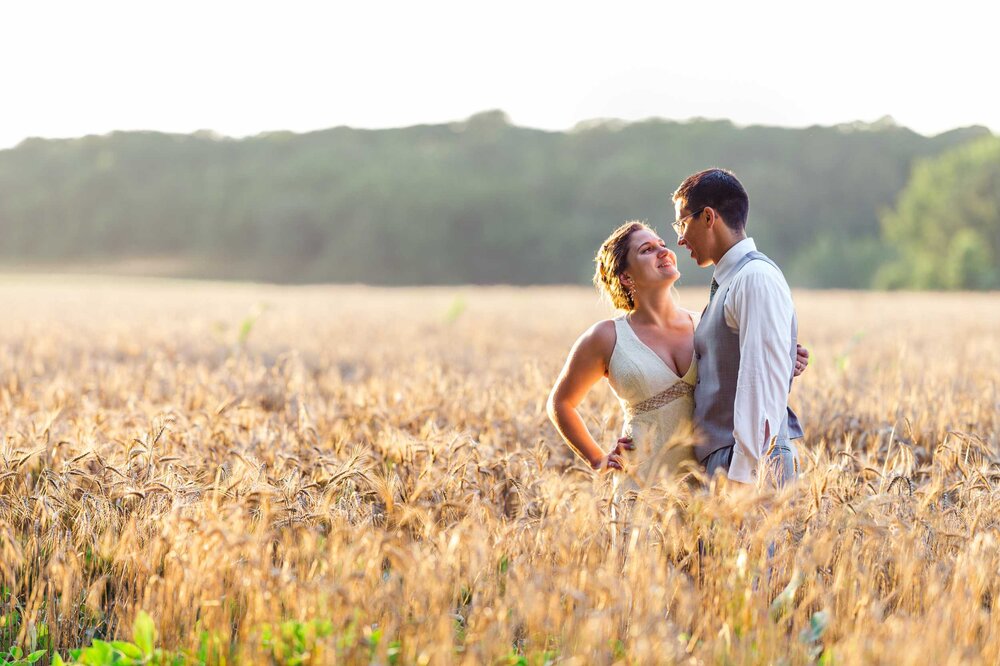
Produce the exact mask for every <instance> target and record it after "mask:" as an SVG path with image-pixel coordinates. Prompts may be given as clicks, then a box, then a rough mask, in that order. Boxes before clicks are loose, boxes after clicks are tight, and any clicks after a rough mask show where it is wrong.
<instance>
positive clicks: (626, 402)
mask: <svg viewBox="0 0 1000 666" xmlns="http://www.w3.org/2000/svg"><path fill="white" fill-rule="evenodd" d="M614 322H615V333H616V336H617V340H616V341H615V348H614V351H613V352H612V354H611V361H610V363H609V364H608V383H609V384H610V385H611V388H612V390H613V391H614V393H615V395H616V396H618V400H619V401H620V402H621V406H622V410H623V412H624V414H625V425H624V427H623V428H622V436H623V437H631V438H632V442H633V443H634V445H635V450H633V451H627V452H626V453H625V456H624V457H625V460H626V470H625V472H618V471H615V472H613V473H612V474H611V476H612V489H613V504H612V508H613V509H614V507H615V505H618V504H620V502H621V500H622V499H623V498H627V497H628V496H629V495H633V496H634V493H635V492H636V491H638V490H640V489H641V488H644V487H648V486H650V485H652V484H654V483H656V481H658V480H664V479H666V478H669V477H670V476H674V475H677V474H679V473H682V472H684V471H686V470H687V469H690V468H691V466H692V465H693V463H695V462H696V461H695V457H694V446H693V441H692V438H691V437H680V438H677V439H674V438H673V436H674V435H675V434H685V433H689V432H690V424H691V415H692V413H693V412H694V386H695V382H696V381H697V374H698V370H697V367H696V363H695V359H694V358H693V357H692V359H691V367H689V368H688V370H687V372H686V373H685V374H684V376H683V377H678V376H677V374H676V373H675V372H674V371H673V370H672V369H671V368H670V367H669V366H667V364H666V363H664V361H663V359H661V358H660V357H659V356H657V354H656V352H654V351H653V350H652V349H650V348H649V347H647V346H646V344H645V343H644V342H642V340H640V339H639V337H638V336H637V335H636V334H635V331H633V330H632V326H631V324H629V322H628V320H627V319H626V315H623V316H621V317H617V318H616V319H614ZM692 324H694V319H693V317H692ZM613 513H617V511H613Z"/></svg>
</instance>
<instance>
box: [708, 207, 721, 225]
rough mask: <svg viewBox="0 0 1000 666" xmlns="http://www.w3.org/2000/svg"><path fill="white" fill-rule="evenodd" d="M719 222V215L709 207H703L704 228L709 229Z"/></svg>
mask: <svg viewBox="0 0 1000 666" xmlns="http://www.w3.org/2000/svg"><path fill="white" fill-rule="evenodd" d="M718 221H719V213H718V211H716V210H715V209H714V208H712V207H711V206H705V228H706V229H711V228H712V227H714V226H715V223H716V222H718Z"/></svg>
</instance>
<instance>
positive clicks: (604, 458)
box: [547, 222, 808, 497]
mask: <svg viewBox="0 0 1000 666" xmlns="http://www.w3.org/2000/svg"><path fill="white" fill-rule="evenodd" d="M595 261H596V263H597V270H596V271H595V273H594V285H595V286H596V287H597V288H598V290H599V291H601V292H602V293H604V294H605V295H606V296H607V297H608V298H609V299H610V300H611V303H612V304H613V305H614V306H615V307H616V308H618V309H619V310H624V311H625V314H624V315H621V316H619V317H616V318H614V319H607V320H604V321H600V322H598V323H596V324H594V325H593V326H591V327H590V328H589V329H588V330H587V331H586V332H584V333H583V335H581V336H580V338H579V339H578V340H577V341H576V343H575V344H574V345H573V348H572V349H571V350H570V353H569V357H568V358H567V359H566V364H565V366H564V367H563V369H562V372H561V373H560V375H559V378H558V379H557V380H556V383H555V386H553V387H552V392H551V393H550V394H549V399H548V405H547V407H548V414H549V418H550V419H551V420H552V422H553V424H555V426H556V428H557V429H558V431H559V434H560V435H562V437H563V439H564V440H566V443H567V444H569V446H570V447H571V448H572V449H573V450H574V451H575V452H576V453H577V454H578V455H579V456H580V457H582V458H583V459H584V460H586V461H587V462H588V463H589V464H590V466H591V468H593V469H594V470H597V471H601V472H604V471H607V470H619V471H621V472H624V473H625V474H624V475H623V474H615V475H614V482H613V486H614V488H613V493H614V496H615V497H618V496H619V495H620V493H621V492H623V491H634V490H638V489H639V488H640V487H645V486H648V485H650V484H652V483H654V482H655V480H656V478H657V477H659V476H660V475H664V474H666V475H676V474H678V473H679V472H681V471H683V469H684V468H693V465H695V464H697V461H696V460H695V457H694V450H693V438H692V437H684V436H682V435H684V434H689V433H690V428H691V416H692V413H693V410H694V386H695V382H696V381H697V367H696V366H695V357H694V328H695V326H696V325H697V315H696V314H695V313H693V312H690V311H688V310H684V309H682V308H681V307H680V306H679V305H678V304H677V299H676V298H675V297H674V294H675V293H676V292H675V291H674V290H672V287H673V286H674V283H675V282H677V279H678V278H679V277H680V272H679V271H678V270H677V255H675V254H674V253H673V252H672V251H671V250H670V249H668V248H667V246H666V243H665V242H664V241H663V239H662V238H660V237H659V236H658V235H657V234H656V232H655V231H653V230H652V229H651V228H650V227H648V226H647V225H645V224H643V223H641V222H626V223H625V224H623V225H622V226H620V227H618V229H616V230H615V231H614V232H613V233H612V234H611V236H609V237H608V239H607V240H606V241H604V243H603V244H602V245H601V248H600V250H599V251H598V253H597V258H596V259H595ZM807 363H808V352H807V351H806V350H805V349H804V348H801V347H800V348H799V355H798V358H797V360H796V363H795V374H796V375H799V374H801V371H802V370H803V369H804V368H805V365H806V364H807ZM602 377H607V379H608V383H609V384H610V385H611V388H612V390H613V391H614V393H615V395H616V396H617V397H618V400H619V401H620V402H621V406H622V410H623V412H624V416H625V425H624V428H623V431H622V438H621V439H619V440H618V442H616V444H615V446H614V447H612V448H611V449H610V450H605V448H604V447H602V446H601V445H600V444H598V443H597V442H596V441H595V440H594V438H593V437H592V436H591V434H590V432H589V431H588V430H587V426H586V425H585V424H584V422H583V419H582V418H581V417H580V414H579V412H577V409H576V408H577V406H578V405H579V404H580V402H581V401H582V400H583V398H584V396H585V395H586V394H587V392H588V391H589V390H590V388H591V387H592V386H593V385H594V384H596V383H597V382H598V381H600V379H601V378H602ZM674 435H678V437H674ZM626 452H628V453H627V454H626ZM623 477H624V478H623Z"/></svg>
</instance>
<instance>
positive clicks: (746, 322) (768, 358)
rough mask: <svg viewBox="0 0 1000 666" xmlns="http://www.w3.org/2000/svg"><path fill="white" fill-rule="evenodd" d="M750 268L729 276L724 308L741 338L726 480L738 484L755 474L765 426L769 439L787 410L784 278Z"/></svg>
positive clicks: (790, 309)
mask: <svg viewBox="0 0 1000 666" xmlns="http://www.w3.org/2000/svg"><path fill="white" fill-rule="evenodd" d="M753 263H755V264H763V263H764V262H757V261H755V262H753ZM749 269H750V266H747V267H745V268H744V270H742V271H740V273H739V274H737V275H736V277H735V278H734V279H733V286H732V287H731V288H730V290H729V294H728V296H727V298H726V303H725V307H724V311H725V315H726V324H727V325H728V326H729V327H730V328H731V329H732V330H733V331H735V332H738V333H739V336H740V368H739V375H738V377H737V380H736V402H735V405H734V409H733V437H734V439H735V441H736V444H735V446H734V448H733V459H732V463H731V464H730V466H729V478H730V479H732V480H734V481H740V482H742V483H753V482H755V480H756V478H757V465H758V463H759V462H760V459H761V458H762V457H763V456H764V454H765V453H766V452H767V447H768V446H769V441H766V440H765V436H764V431H765V424H769V426H770V432H769V438H770V437H774V436H775V435H777V434H778V430H779V429H780V428H781V422H782V420H783V419H784V418H785V416H786V413H787V408H788V387H789V379H790V378H791V376H792V358H791V355H790V353H789V350H790V349H791V346H792V318H793V316H794V306H793V305H792V297H791V293H790V292H789V290H788V285H787V284H786V283H785V280H784V278H783V277H782V276H781V275H780V274H779V273H777V272H776V271H775V270H774V268H773V267H772V266H770V265H769V264H765V265H764V266H760V267H757V266H755V267H754V269H755V270H749Z"/></svg>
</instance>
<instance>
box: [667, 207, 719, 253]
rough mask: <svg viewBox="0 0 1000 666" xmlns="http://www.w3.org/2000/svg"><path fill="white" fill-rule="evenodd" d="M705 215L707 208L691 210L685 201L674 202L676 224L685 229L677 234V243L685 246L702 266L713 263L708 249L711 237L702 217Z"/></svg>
mask: <svg viewBox="0 0 1000 666" xmlns="http://www.w3.org/2000/svg"><path fill="white" fill-rule="evenodd" d="M704 215H705V209H701V210H700V211H699V210H697V209H695V210H691V209H690V208H688V205H687V202H685V201H675V202H674V218H675V225H677V227H680V228H681V229H683V233H678V235H677V244H678V245H680V246H681V247H683V248H685V249H686V250H687V251H688V252H689V253H690V254H691V258H692V259H694V262H695V263H696V264H698V265H699V266H701V267H702V268H704V267H705V266H710V265H711V264H712V259H711V258H710V256H709V251H708V250H709V247H708V246H709V244H710V242H711V238H710V236H709V233H708V229H707V228H706V227H705V224H704V221H703V220H702V219H701V218H702V217H703V216H704Z"/></svg>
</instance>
